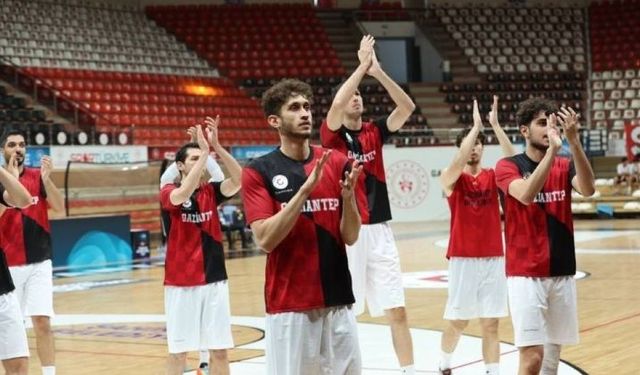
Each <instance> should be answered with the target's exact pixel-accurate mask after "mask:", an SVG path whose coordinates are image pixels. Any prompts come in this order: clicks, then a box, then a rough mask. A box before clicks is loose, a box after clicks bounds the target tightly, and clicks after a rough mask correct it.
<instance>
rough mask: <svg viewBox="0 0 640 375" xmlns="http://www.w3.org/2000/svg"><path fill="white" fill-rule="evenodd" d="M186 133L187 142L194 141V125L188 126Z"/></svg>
mask: <svg viewBox="0 0 640 375" xmlns="http://www.w3.org/2000/svg"><path fill="white" fill-rule="evenodd" d="M187 134H189V142H190V143H196V142H197V140H196V127H195V126H189V129H187Z"/></svg>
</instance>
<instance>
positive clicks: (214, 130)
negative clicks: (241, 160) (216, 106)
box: [204, 116, 242, 197]
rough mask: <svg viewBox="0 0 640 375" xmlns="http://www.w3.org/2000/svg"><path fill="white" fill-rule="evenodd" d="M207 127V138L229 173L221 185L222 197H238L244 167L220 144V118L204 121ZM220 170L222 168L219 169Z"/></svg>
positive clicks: (208, 118)
mask: <svg viewBox="0 0 640 375" xmlns="http://www.w3.org/2000/svg"><path fill="white" fill-rule="evenodd" d="M204 123H205V125H206V126H207V138H208V141H209V144H210V145H211V147H213V151H215V152H216V154H218V156H219V157H220V160H221V161H222V164H224V166H225V167H227V171H228V173H229V178H227V179H225V180H224V181H222V184H221V185H220V192H221V193H222V195H224V196H226V197H231V196H234V195H236V193H237V192H238V190H240V184H241V180H242V167H241V166H240V164H238V162H237V161H236V159H234V158H233V156H231V154H230V153H229V152H227V150H225V148H224V147H222V145H221V144H220V141H219V139H218V125H220V116H216V117H215V118H211V117H207V118H206V119H205V120H204ZM218 168H220V167H218Z"/></svg>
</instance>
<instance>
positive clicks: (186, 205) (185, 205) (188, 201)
mask: <svg viewBox="0 0 640 375" xmlns="http://www.w3.org/2000/svg"><path fill="white" fill-rule="evenodd" d="M191 205H192V203H191V199H189V200H186V201H184V203H183V204H182V207H184V208H191Z"/></svg>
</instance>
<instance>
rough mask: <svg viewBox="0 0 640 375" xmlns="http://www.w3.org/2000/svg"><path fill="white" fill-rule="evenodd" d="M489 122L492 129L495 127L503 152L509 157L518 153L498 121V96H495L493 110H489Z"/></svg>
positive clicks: (494, 131) (494, 132) (494, 130)
mask: <svg viewBox="0 0 640 375" xmlns="http://www.w3.org/2000/svg"><path fill="white" fill-rule="evenodd" d="M489 124H491V129H493V134H495V135H496V138H498V143H500V148H502V153H503V154H504V156H506V157H509V156H513V155H515V154H516V149H515V147H513V144H512V143H511V140H509V137H508V136H507V134H506V133H505V132H504V130H503V129H502V128H501V127H500V122H499V121H498V96H497V95H494V96H493V104H492V105H491V112H489Z"/></svg>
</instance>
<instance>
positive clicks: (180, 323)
mask: <svg viewBox="0 0 640 375" xmlns="http://www.w3.org/2000/svg"><path fill="white" fill-rule="evenodd" d="M164 311H165V314H166V316H167V344H168V346H169V353H186V352H192V351H199V350H202V349H210V350H217V349H230V348H233V337H232V335H231V309H230V307H229V285H228V284H227V281H226V280H225V281H218V282H215V283H211V284H207V285H201V286H193V287H180V286H165V287H164Z"/></svg>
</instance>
